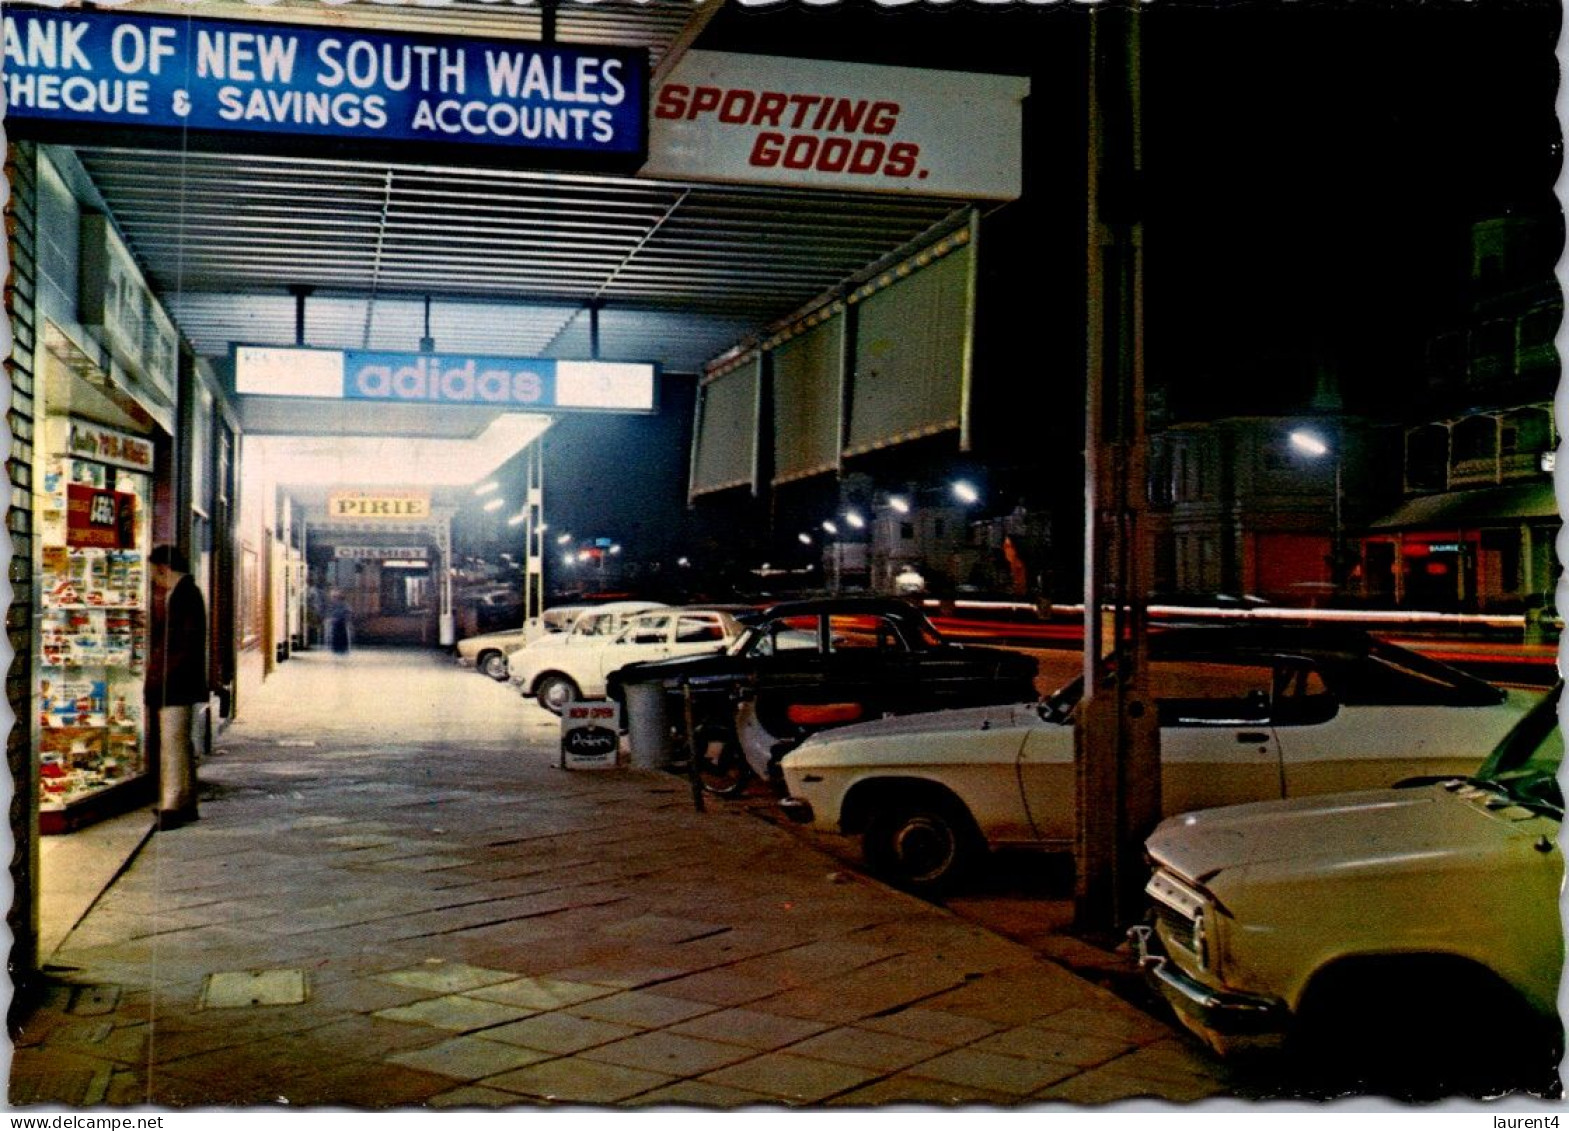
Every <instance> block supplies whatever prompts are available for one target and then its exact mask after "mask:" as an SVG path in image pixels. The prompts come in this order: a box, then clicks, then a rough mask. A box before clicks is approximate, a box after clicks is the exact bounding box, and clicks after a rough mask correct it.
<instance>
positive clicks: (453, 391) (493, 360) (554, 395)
mask: <svg viewBox="0 0 1569 1131" xmlns="http://www.w3.org/2000/svg"><path fill="white" fill-rule="evenodd" d="M234 388H235V392H237V393H244V394H247V395H251V396H272V397H322V398H326V399H330V400H351V401H392V402H397V403H402V404H422V405H432V406H437V405H479V406H481V407H487V408H501V409H509V410H517V409H536V410H541V411H562V410H567V411H595V410H598V411H609V412H652V411H653V410H654V366H652V365H649V364H645V363H630V362H611V361H558V360H556V359H554V358H538V357H494V356H490V355H483V354H467V353H439V354H425V353H389V352H386V351H381V350H320V349H304V348H298V347H280V346H235V347H234Z"/></svg>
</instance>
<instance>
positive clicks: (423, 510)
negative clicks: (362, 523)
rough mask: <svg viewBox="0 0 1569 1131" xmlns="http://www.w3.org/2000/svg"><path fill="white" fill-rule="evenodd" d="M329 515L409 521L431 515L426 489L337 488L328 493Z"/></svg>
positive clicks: (334, 517)
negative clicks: (356, 489)
mask: <svg viewBox="0 0 1569 1131" xmlns="http://www.w3.org/2000/svg"><path fill="white" fill-rule="evenodd" d="M327 517H328V518H329V519H348V520H353V521H358V520H361V519H364V520H369V521H379V520H385V521H391V522H398V521H407V520H409V519H422V518H429V517H430V494H429V492H426V491H334V492H333V493H332V494H331V495H329V496H328V497H327Z"/></svg>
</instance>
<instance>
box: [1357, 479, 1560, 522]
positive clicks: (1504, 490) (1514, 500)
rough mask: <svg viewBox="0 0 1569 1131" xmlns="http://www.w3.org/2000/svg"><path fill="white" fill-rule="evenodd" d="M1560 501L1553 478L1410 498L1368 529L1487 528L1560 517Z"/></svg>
mask: <svg viewBox="0 0 1569 1131" xmlns="http://www.w3.org/2000/svg"><path fill="white" fill-rule="evenodd" d="M1558 513H1559V512H1558V500H1557V499H1556V498H1555V497H1554V494H1553V484H1552V480H1550V479H1542V480H1536V481H1533V482H1530V483H1511V484H1507V485H1505V486H1501V487H1482V488H1478V489H1476V490H1473V491H1446V492H1444V493H1443V494H1440V495H1424V496H1422V497H1421V498H1416V499H1407V500H1406V501H1405V502H1404V503H1402V504H1401V505H1400V506H1399V507H1397V508H1395V510H1394V511H1392V512H1391V513H1389V514H1387V515H1385V516H1384V517H1383V518H1381V519H1379V520H1378V521H1376V522H1373V523H1370V524H1369V525H1368V529H1369V530H1428V529H1433V528H1435V527H1446V526H1488V525H1494V524H1497V523H1513V522H1517V521H1519V520H1521V519H1533V518H1557V517H1558Z"/></svg>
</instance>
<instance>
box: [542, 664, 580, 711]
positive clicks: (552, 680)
mask: <svg viewBox="0 0 1569 1131" xmlns="http://www.w3.org/2000/svg"><path fill="white" fill-rule="evenodd" d="M534 697H535V698H536V699H538V700H539V705H540V706H541V707H543V708H545V710H547V711H549V712H550V713H551V714H552V715H559V714H561V712H562V711H563V710H565V709H566V705H567V704H568V703H571V702H574V701H576V700H577V699H578V698H579V697H580V693H579V691H578V689H577V684H575V683H573V682H572V681H571V680H570V679H568V678H567V677H566V676H564V675H561V674H559V673H557V672H551V673H550V674H549V675H542V676H540V677H539V682H538V683H536V684H535V685H534Z"/></svg>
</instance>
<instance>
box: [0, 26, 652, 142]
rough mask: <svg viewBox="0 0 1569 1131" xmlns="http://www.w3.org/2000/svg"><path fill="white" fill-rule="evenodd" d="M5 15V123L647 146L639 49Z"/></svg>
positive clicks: (644, 70)
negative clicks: (111, 125)
mask: <svg viewBox="0 0 1569 1131" xmlns="http://www.w3.org/2000/svg"><path fill="white" fill-rule="evenodd" d="M4 19H5V25H4V26H5V47H4V54H5V58H4V65H3V68H0V69H3V72H4V88H5V95H6V106H7V110H6V117H7V120H8V122H18V121H29V122H44V123H56V124H60V125H64V126H72V125H78V124H83V125H85V124H91V125H97V126H101V125H108V124H113V125H121V126H128V127H133V128H137V129H138V130H139V131H142V132H145V133H146V134H148V135H150V136H152V135H158V134H159V133H160V132H161V131H168V132H169V133H168V134H167V136H168V137H170V138H171V139H178V138H179V136H180V133H178V132H174V131H196V132H197V133H198V134H199V133H201V132H202V131H211V132H213V133H214V134H217V135H220V136H221V135H229V134H233V133H243V134H247V135H257V134H261V135H273V136H276V137H279V138H293V139H296V140H297V139H299V138H301V137H319V138H322V139H326V140H331V141H333V142H343V141H357V142H366V143H371V144H376V143H380V144H379V146H378V148H382V149H387V148H394V147H406V145H407V143H409V142H424V143H429V144H432V145H437V146H464V147H468V146H487V147H491V149H493V150H502V151H512V152H518V153H530V154H533V155H535V159H536V160H543V159H544V158H545V157H546V156H547V155H548V158H549V159H550V160H551V161H552V162H553V163H556V164H569V163H581V164H587V165H598V164H603V163H604V161H605V159H607V158H627V159H630V160H631V162H632V163H633V164H635V162H636V160H638V159H641V156H642V154H643V152H644V150H645V148H646V137H645V118H646V113H645V103H646V101H647V82H648V76H647V62H646V59H645V57H644V56H643V54H641V53H639V52H636V51H627V50H622V49H618V48H600V47H594V48H584V47H568V46H556V45H549V46H547V45H543V44H536V43H525V42H521V41H517V40H500V39H497V40H487V39H468V38H457V37H447V36H428V35H411V34H400V33H393V32H367V31H362V30H359V29H348V28H310V27H292V26H288V25H283V24H256V23H241V22H230V21H221V20H204V19H195V18H190V17H187V16H183V15H182V16H178V17H176V16H168V17H162V18H160V17H147V16H131V15H125V14H121V13H118V12H84V11H76V10H68V11H34V10H28V9H23V10H16V9H14V8H11V7H9V6H7V10H6V12H5V17H4ZM596 158H597V159H598V160H595V159H596Z"/></svg>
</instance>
